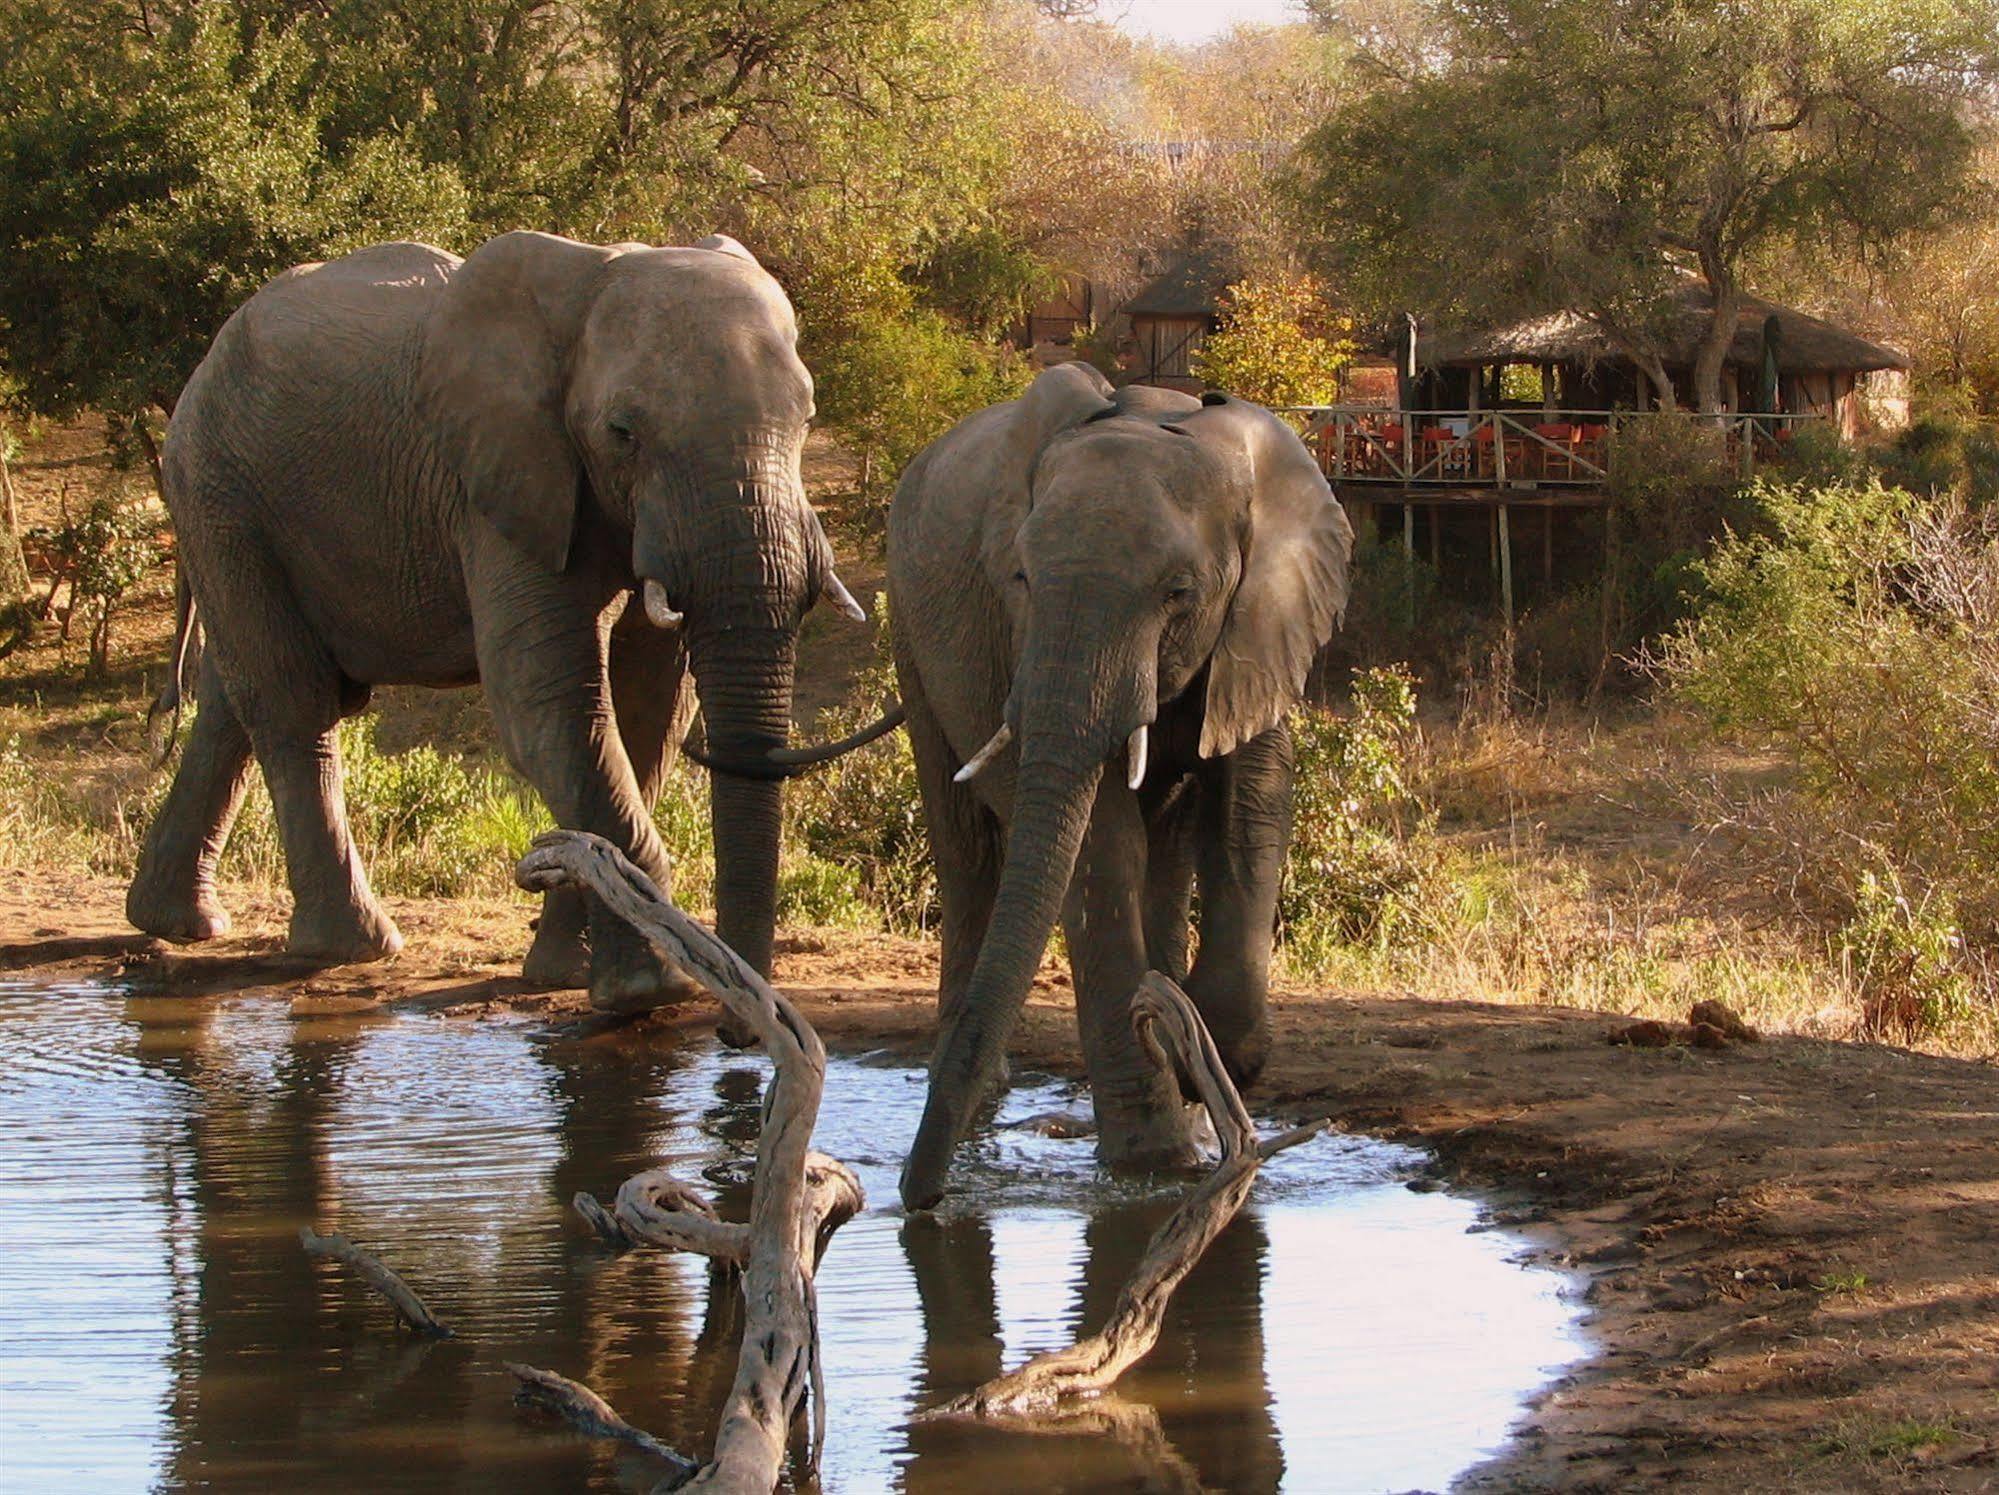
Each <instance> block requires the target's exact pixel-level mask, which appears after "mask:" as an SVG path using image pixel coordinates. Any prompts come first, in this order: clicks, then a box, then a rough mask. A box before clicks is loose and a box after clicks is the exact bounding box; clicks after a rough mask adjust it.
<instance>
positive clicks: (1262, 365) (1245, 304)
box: [1192, 275, 1355, 406]
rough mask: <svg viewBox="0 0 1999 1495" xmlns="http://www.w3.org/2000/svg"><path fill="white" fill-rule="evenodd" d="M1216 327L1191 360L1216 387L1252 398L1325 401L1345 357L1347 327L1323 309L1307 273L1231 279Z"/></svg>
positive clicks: (1321, 294) (1348, 354)
mask: <svg viewBox="0 0 1999 1495" xmlns="http://www.w3.org/2000/svg"><path fill="white" fill-rule="evenodd" d="M1221 323H1222V325H1221V328H1220V330H1218V331H1216V332H1215V333H1213V334H1212V335H1210V336H1209V338H1208V339H1207V341H1206V342H1204V343H1203V344H1202V345H1201V347H1200V349H1199V350H1198V351H1196V353H1195V354H1194V357H1193V359H1192V368H1193V371H1194V374H1195V375H1196V376H1197V377H1198V378H1201V379H1204V380H1206V381H1207V383H1209V384H1210V385H1212V386H1214V387H1215V388H1216V389H1225V390H1227V391H1228V392H1229V393H1230V394H1234V395H1240V396H1242V397H1243V398H1244V399H1246V400H1255V401H1257V402H1258V403H1259V404H1263V405H1272V406H1282V405H1330V404H1332V403H1333V402H1334V401H1335V400H1337V399H1338V398H1339V395H1340V375H1341V374H1342V373H1343V372H1344V371H1345V369H1346V367H1347V365H1348V364H1350V363H1352V362H1353V356H1354V351H1355V345H1354V343H1353V340H1352V338H1351V336H1350V334H1351V332H1352V330H1353V329H1352V327H1351V326H1350V325H1349V324H1348V323H1346V322H1345V321H1344V320H1342V319H1340V318H1337V317H1335V316H1334V315H1333V314H1332V313H1331V312H1330V311H1329V310H1328V309H1327V305H1326V298H1325V288H1324V286H1323V285H1321V284H1320V282H1319V281H1318V280H1317V279H1315V278H1314V277H1312V276H1309V275H1298V276H1289V277H1279V278H1272V279H1250V280H1241V281H1237V282H1236V283H1235V284H1234V285H1232V286H1230V287H1229V288H1228V290H1227V291H1226V292H1224V293H1223V296H1222V305H1221Z"/></svg>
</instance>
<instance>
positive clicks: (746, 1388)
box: [514, 831, 860, 1495]
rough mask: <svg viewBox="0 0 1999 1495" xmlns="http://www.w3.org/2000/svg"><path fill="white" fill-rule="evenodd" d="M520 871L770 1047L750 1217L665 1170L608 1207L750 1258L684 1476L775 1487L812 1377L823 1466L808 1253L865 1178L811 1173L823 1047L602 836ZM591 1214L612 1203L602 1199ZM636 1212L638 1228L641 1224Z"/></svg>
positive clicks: (536, 858)
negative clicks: (709, 1416) (731, 1333)
mask: <svg viewBox="0 0 1999 1495" xmlns="http://www.w3.org/2000/svg"><path fill="white" fill-rule="evenodd" d="M514 876H515V880H516V881H517V882H518V883H519V884H520V885H521V886H522V887H523V888H526V889H528V890H529V891H530V892H543V891H546V890H547V889H549V888H553V887H562V886H570V885H574V886H580V887H584V888H587V889H589V890H590V891H591V892H592V893H595V894H596V895H597V897H598V898H599V899H600V900H602V901H603V903H604V905H605V906H606V907H607V908H609V909H610V910H611V911H612V912H613V913H615V914H617V915H618V917H620V918H622V919H623V920H625V922H627V923H628V924H630V925H632V927H633V928H635V929H637V930H638V931H639V932H640V933H641V934H643V935H644V936H645V937H646V938H647V939H649V940H651V941H652V942H653V943H654V944H656V945H658V946H659V947H660V949H661V950H662V951H664V952H665V953H666V954H667V955H668V956H669V957H671V958H672V959H673V960H674V961H675V962H676V963H678V964H679V965H680V967H681V968H682V969H683V970H685V971H687V972H689V973H690V974H691V975H693V976H694V977H695V978H696V979H697V980H699V981H700V982H701V983H702V984H703V985H704V986H706V987H707V988H708V989H709V990H710V991H711V992H713V993H714V994H715V996H716V997H717V999H719V1000H720V1001H721V1003H722V1005H723V1007H724V1008H725V1009H727V1011H728V1012H729V1014H730V1015H731V1016H732V1017H734V1018H735V1020H736V1021H737V1022H738V1023H740V1024H742V1025H744V1026H746V1027H748V1028H750V1029H751V1030H752V1031H754V1032H755V1034H756V1035H757V1037H758V1038H759V1039H760V1040H762V1043H763V1046H764V1050H765V1052H766V1053H768V1054H769V1055H770V1057H771V1062H772V1064H773V1066H774V1068H775V1073H774V1074H773V1076H772V1079H771V1083H770V1086H769V1088H768V1090H767V1091H766V1092H765V1096H764V1117H763V1130H762V1133H761V1135H760V1137H759V1139H758V1142H757V1166H756V1177H755V1182H754V1184H753V1185H752V1188H751V1194H750V1219H749V1223H748V1225H747V1226H741V1225H730V1224H726V1223H724V1222H722V1221H718V1220H716V1219H715V1218H714V1211H713V1209H712V1208H711V1207H710V1206H709V1205H708V1203H707V1200H706V1199H705V1198H703V1197H702V1196H701V1195H700V1194H699V1193H698V1192H696V1191H694V1190H692V1189H689V1188H687V1187H686V1186H684V1185H681V1184H678V1183H675V1182H673V1181H672V1180H670V1179H665V1178H663V1177H662V1176H661V1175H659V1174H657V1173H647V1174H640V1175H639V1177H638V1178H636V1179H634V1180H632V1181H631V1182H630V1183H627V1184H626V1186H625V1187H624V1188H623V1189H621V1190H619V1193H618V1202H617V1204H616V1205H614V1206H613V1209H612V1211H610V1212H609V1214H610V1216H611V1217H612V1218H614V1219H615V1220H616V1222H617V1224H618V1225H619V1226H620V1228H621V1229H623V1230H625V1231H626V1232H627V1233H629V1234H631V1235H634V1236H637V1237H639V1238H640V1239H653V1238H655V1237H654V1235H653V1233H652V1232H655V1231H656V1232H657V1233H658V1237H659V1238H661V1240H662V1243H663V1244H666V1243H670V1244H672V1245H673V1246H674V1247H675V1248H676V1249H682V1250H694V1251H698V1252H701V1253H702V1254H704V1255H707V1256H710V1257H714V1258H719V1259H722V1260H726V1261H735V1262H740V1264H741V1265H742V1268H743V1283H742V1287H743V1301H744V1304H745V1318H744V1326H743V1340H742V1352H741V1355H740V1357H739V1358H738V1360H737V1365H736V1379H735V1384H734V1386H733V1387H732V1388H731V1391H730V1395H729V1401H728V1405H727V1406H726V1407H725V1409H724V1410H723V1413H722V1422H721V1426H720V1428H719V1429H718V1430H717V1432H716V1435H715V1450H714V1454H713V1456H712V1457H711V1458H710V1460H709V1462H708V1463H706V1464H704V1465H702V1466H701V1468H700V1469H699V1470H698V1471H697V1472H696V1473H695V1475H694V1477H693V1478H692V1479H691V1480H690V1481H689V1482H688V1487H689V1488H693V1489H712V1490H729V1491H740V1492H743V1495H769V1492H770V1490H771V1489H772V1488H773V1487H774V1486H775V1485H776V1484H777V1478H778V1473H779V1471H780V1469H781V1468H782V1467H783V1463H784V1456H785V1438H786V1434H787V1432H788V1431H789V1429H790V1427H791V1425H792V1422H793V1420H794V1419H795V1418H796V1417H797V1416H798V1414H799V1412H800V1410H801V1409H802V1408H803V1406H804V1403H805V1399H806V1394H807V1386H808V1384H809V1385H810V1386H811V1388H812V1398H811V1399H812V1405H813V1414H814V1418H813V1438H812V1457H813V1461H814V1462H815V1463H816V1462H817V1459H818V1454H819V1450H820V1449H821V1448H822V1447H823V1446H824V1444H825V1432H826V1398H825V1395H824V1389H823V1373H822V1369H821V1366H820V1360H819V1317H818V1303H817V1299H816V1297H815V1294H814V1289H813V1282H812V1270H813V1261H814V1259H815V1257H816V1254H817V1248H818V1246H819V1244H820V1242H821V1241H822V1239H823V1232H824V1231H827V1230H830V1229H831V1228H832V1227H831V1226H829V1225H828V1224H827V1222H828V1221H829V1220H832V1219H833V1217H834V1215H835V1214H836V1213H837V1212H838V1208H839V1207H841V1204H840V1201H841V1200H844V1199H845V1198H846V1191H847V1190H849V1189H851V1207H850V1208H848V1209H847V1213H848V1214H851V1213H852V1212H853V1210H855V1209H858V1208H859V1207H860V1186H859V1183H858V1182H857V1181H856V1180H854V1178H853V1176H852V1174H850V1173H847V1172H846V1170H845V1169H844V1168H841V1167H840V1165H838V1164H833V1163H832V1160H831V1159H827V1160H826V1162H827V1163H828V1164H831V1167H832V1169H834V1170H837V1171H838V1173H839V1174H842V1175H844V1180H843V1181H838V1182H835V1181H831V1178H830V1174H829V1181H828V1182H827V1183H825V1184H824V1185H823V1186H815V1184H814V1183H813V1182H812V1181H811V1179H810V1178H809V1177H808V1172H809V1163H810V1161H811V1157H812V1155H811V1153H810V1151H809V1148H810V1144H811V1140H812V1128H813V1125H814V1124H815V1123H816V1121H817V1120H818V1116H819V1099H820V1095H821V1092H822V1090H823V1088H824V1085H825V1079H826V1050H825V1048H824V1046H823V1045H822V1044H821V1043H820V1041H819V1035H818V1034H817V1033H815V1032H814V1031H813V1030H812V1026H811V1025H810V1024H809V1023H807V1022H806V1021H805V1019H804V1018H802V1017H801V1016H799V1014H798V1012H797V1010H796V1009H795V1008H793V1007H792V1005H791V1003H790V1002H788V1001H787V1000H786V999H785V998H784V997H782V996H780V995H779V994H778V993H777V992H776V991H774V990H773V989H772V988H771V986H770V984H769V983H768V982H766V981H765V980H764V979H763V978H762V977H761V976H759V975H758V974H757V973H756V972H755V971H754V970H752V969H751V968H750V967H749V966H748V965H747V964H746V963H744V961H743V960H742V959H741V958H740V957H739V956H738V955H737V954H736V953H735V951H733V950H731V949H730V948H729V947H728V946H727V945H725V944H723V943H722V941H721V940H719V939H717V938H716V937H715V936H714V935H712V934H710V933H709V932H708V931H707V930H706V929H704V928H702V927H701V926H700V925H699V924H697V923H695V922H694V921H693V920H692V919H690V918H688V917H687V916H686V915H685V914H683V913H682V912H681V911H680V910H679V909H677V908H675V907H674V906H673V905H672V904H671V903H669V902H668V901H667V900H666V898H665V897H664V896H662V895H661V893H660V891H659V889H658V888H656V887H654V886H653V884H652V881H651V880H650V879H649V878H647V877H646V876H645V874H644V873H642V872H640V871H639V870H638V869H637V868H636V867H634V866H633V865H632V864H631V863H630V862H629V861H627V860H626V859H625V858H624V856H622V855H621V854H620V853H619V852H618V850H617V848H615V847H614V846H612V845H611V844H610V843H609V842H608V841H605V840H603V839H601V838H600V837H597V836H592V835H587V834H585V833H583V832H579V831H556V832H554V833H552V834H550V835H546V836H543V837H541V838H540V839H538V840H537V841H536V842H535V843H534V847H533V849H532V850H530V851H529V852H528V854H527V856H526V857H524V858H523V859H522V861H521V864H520V867H519V868H518V869H517V870H516V871H515V874H514ZM822 1196H823V1202H822ZM592 1203H593V1204H594V1203H595V1201H592ZM596 1213H597V1215H604V1214H606V1212H605V1211H604V1210H603V1208H602V1206H597V1211H596ZM586 1214H588V1212H587V1211H586ZM592 1218H593V1220H594V1218H595V1217H594V1216H593V1217H592ZM841 1218H845V1216H844V1215H843V1216H841ZM640 1221H643V1222H644V1223H645V1229H644V1230H640V1229H638V1228H635V1222H640ZM598 1228H599V1229H600V1231H601V1230H602V1226H601V1225H599V1227H598Z"/></svg>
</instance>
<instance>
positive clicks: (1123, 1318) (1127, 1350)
mask: <svg viewBox="0 0 1999 1495" xmlns="http://www.w3.org/2000/svg"><path fill="white" fill-rule="evenodd" d="M1131 1021H1132V1026H1133V1027H1134V1028H1135V1029H1136V1030H1137V1032H1138V1037H1139V1041H1140V1042H1141V1043H1143V1044H1144V1045H1145V1049H1146V1052H1147V1053H1148V1054H1149V1055H1150V1056H1151V1058H1152V1062H1153V1063H1154V1064H1156V1065H1158V1066H1160V1067H1161V1068H1162V1069H1164V1068H1166V1067H1167V1066H1168V1065H1170V1064H1174V1063H1177V1064H1178V1065H1179V1068H1180V1071H1181V1072H1182V1073H1183V1074H1184V1075H1186V1076H1187V1078H1188V1079H1190V1080H1191V1081H1192V1082H1193V1084H1194V1087H1195V1089H1196V1091H1197V1092H1198V1093H1199V1095H1200V1098H1201V1103H1202V1104H1203V1105H1204V1106H1206V1107H1207V1111H1208V1116H1209V1118H1210V1119H1211V1120H1212V1121H1213V1122H1214V1127H1215V1136H1216V1137H1217V1139H1219V1141H1220V1143H1221V1149H1222V1157H1221V1162H1220V1163H1219V1164H1218V1165H1217V1166H1216V1168H1215V1171H1214V1172H1212V1173H1210V1174H1209V1175H1208V1176H1207V1177H1206V1178H1205V1179H1203V1180H1202V1181H1201V1183H1200V1185H1199V1186H1198V1187H1197V1188H1196V1189H1195V1190H1194V1192H1193V1193H1191V1194H1189V1195H1188V1196H1187V1198H1186V1199H1185V1200H1184V1201H1182V1203H1181V1205H1180V1207H1179V1208H1178V1209H1176V1210H1174V1212H1173V1213H1172V1215H1171V1216H1169V1217H1168V1219H1167V1220H1166V1223H1165V1224H1163V1225H1161V1226H1160V1227H1159V1229H1158V1230H1157V1231H1155V1232H1154V1233H1153V1237H1152V1240H1151V1241H1150V1242H1149V1243H1148V1244H1147V1246H1146V1248H1145V1255H1144V1257H1143V1258H1142V1259H1141V1260H1140V1261H1139V1264H1138V1266H1137V1268H1136V1269H1135V1270H1134V1271H1133V1272H1132V1274H1131V1277H1130V1278H1129V1279H1128V1280H1127V1281H1126V1283H1125V1285H1124V1286H1123V1288H1121V1289H1120V1290H1119V1292H1118V1296H1117V1302H1116V1303H1115V1304H1114V1305H1113V1306H1112V1308H1111V1314H1110V1319H1109V1321H1108V1322H1107V1323H1106V1324H1105V1325H1104V1327H1103V1328H1102V1329H1101V1330H1099V1331H1098V1332H1097V1333H1095V1334H1093V1335H1091V1336H1090V1337H1089V1338H1087V1339H1083V1340H1079V1341H1077V1342H1076V1343H1075V1344H1073V1345H1071V1346H1070V1347H1069V1348H1068V1349H1065V1350H1052V1351H1049V1352H1048V1353H1046V1354H1041V1355H1036V1356H1035V1357H1034V1358H1033V1359H1032V1360H1029V1361H1028V1362H1027V1363H1026V1364H1025V1365H1023V1366H1021V1367H1020V1368H1019V1369H1018V1370H1014V1371H1009V1372H1008V1373H1007V1374H1006V1375H1003V1376H999V1377H997V1378H995V1379H993V1380H991V1381H988V1382H986V1384H985V1385H983V1386H980V1387H978V1388H977V1389H976V1390H974V1391H971V1392H968V1393H967V1394H966V1395H964V1396H961V1397H955V1398H953V1399H952V1400H951V1401H948V1402H946V1403H944V1405H942V1406H941V1407H938V1408H936V1409H934V1410H933V1411H931V1412H929V1413H926V1414H924V1415H925V1416H929V1417H988V1418H990V1417H1008V1416H1012V1417H1019V1416H1030V1415H1035V1414H1042V1413H1047V1412H1049V1411H1052V1410H1054V1409H1056V1408H1058V1407H1059V1406H1060V1405H1061V1403H1062V1402H1063V1400H1064V1399H1065V1398H1068V1397H1075V1396H1087V1395H1091V1394H1094V1393H1097V1392H1101V1391H1103V1390H1104V1389H1105V1388H1106V1387H1108V1386H1110V1385H1111V1384H1112V1383H1113V1382H1114V1381H1116V1380H1117V1378H1118V1377H1119V1376H1120V1375H1122V1374H1123V1373H1124V1372H1125V1371H1126V1370H1128V1369H1129V1368H1130V1367H1131V1366H1132V1365H1134V1364H1135V1363H1137V1362H1138V1361H1139V1360H1140V1359H1142V1358H1144V1356H1145V1354H1146V1352H1147V1351H1149V1350H1150V1349H1151V1348H1152V1347H1153V1345H1154V1344H1156V1343H1157V1342H1158V1340H1159V1328H1160V1325H1161V1323H1162V1322H1163V1321H1164V1319H1165V1316H1166V1305H1167V1303H1168V1301H1169V1300H1170V1299H1171V1298H1172V1296H1173V1290H1174V1289H1175V1288H1176V1287H1178V1286H1179V1285H1180V1282H1181V1279H1183V1278H1184V1277H1185V1276H1186V1275H1187V1273H1188V1272H1189V1271H1190V1270H1192V1268H1193V1266H1194V1263H1195V1262H1197V1261H1199V1260H1200V1259H1201V1253H1202V1252H1204V1251H1206V1250H1207V1249H1208V1243H1209V1242H1211V1241H1212V1240H1214V1238H1215V1237H1216V1236H1217V1235H1219V1234H1220V1233H1221V1231H1222V1228H1223V1227H1224V1226H1226V1225H1227V1224H1228V1223H1229V1221H1230V1220H1232V1219H1234V1218H1235V1215H1236V1211H1237V1210H1239V1209H1241V1208H1242V1203H1243V1200H1245V1199H1246V1198H1248V1197H1249V1190H1250V1185H1251V1184H1253V1183H1255V1182H1256V1172H1257V1168H1258V1167H1259V1166H1260V1165H1261V1163H1262V1162H1263V1160H1264V1158H1266V1157H1269V1156H1272V1155H1274V1154H1275V1153H1277V1152H1281V1151H1282V1150H1283V1149H1284V1148H1286V1147H1293V1146H1296V1145H1297V1144H1298V1143H1300V1142H1303V1141H1306V1140H1307V1139H1309V1138H1311V1137H1315V1136H1317V1135H1318V1134H1319V1133H1320V1132H1322V1131H1324V1130H1325V1127H1326V1123H1324V1122H1320V1123H1318V1124H1316V1125H1313V1126H1307V1127H1299V1128H1297V1129H1296V1130H1295V1131H1291V1132H1286V1133H1284V1134H1283V1135H1282V1136H1279V1137H1274V1138H1272V1139H1270V1141H1269V1142H1267V1143H1259V1142H1258V1141H1257V1136H1256V1128H1255V1126H1254V1125H1253V1124H1252V1123H1251V1121H1250V1119H1249V1112H1248V1111H1247V1110H1246V1109H1244V1107H1243V1103H1242V1097H1241V1095H1239V1094H1238V1093H1237V1092H1236V1088H1235V1085H1234V1083H1233V1082H1232V1081H1231V1080H1230V1079H1229V1077H1228V1072H1227V1071H1226V1070H1225V1069H1224V1068H1223V1067H1222V1061H1221V1056H1220V1055H1219V1054H1218V1053H1216V1052H1215V1044H1214V1040H1213V1039H1212V1038H1211V1037H1209V1035H1208V1029H1207V1026H1206V1024H1204V1023H1203V1022H1202V1021H1201V1017H1200V1014H1199V1013H1198V1012H1196V1011H1195V1010H1194V1004H1193V1003H1192V1002H1191V1001H1189V1000H1188V998H1187V994H1186V993H1185V992H1184V991H1182V990H1181V989H1180V988H1179V986H1178V985H1176V984H1175V983H1174V982H1172V981H1171V980H1169V979H1167V978H1166V977H1165V976H1162V975H1160V974H1159V972H1157V971H1149V972H1147V973H1146V976H1145V979H1144V980H1143V981H1141V982H1140V983H1139V986H1138V990H1137V991H1136V992H1135V993H1133V995H1132V1002H1131ZM1169 1050H1170V1054H1169V1052H1168V1051H1169Z"/></svg>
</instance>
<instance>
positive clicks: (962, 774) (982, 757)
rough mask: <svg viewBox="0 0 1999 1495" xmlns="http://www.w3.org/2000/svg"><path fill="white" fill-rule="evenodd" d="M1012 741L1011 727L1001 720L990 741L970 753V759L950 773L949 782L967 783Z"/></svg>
mask: <svg viewBox="0 0 1999 1495" xmlns="http://www.w3.org/2000/svg"><path fill="white" fill-rule="evenodd" d="M1012 741H1013V728H1012V727H1010V726H1008V725H1007V724H1006V723H1005V722H1001V723H1000V729H999V730H998V731H997V732H995V733H993V736H992V741H990V742H988V743H987V744H986V745H985V746H984V747H982V748H980V749H979V750H978V751H977V752H976V753H974V754H972V759H971V761H970V762H969V763H967V764H966V765H965V766H964V767H963V768H961V769H959V770H958V771H957V772H956V773H954V774H953V775H951V782H952V783H954V784H969V783H970V782H971V781H972V780H973V778H975V777H976V776H977V775H978V772H979V770H980V769H982V768H984V767H985V766H986V765H987V764H988V763H990V762H992V761H993V759H995V758H997V757H998V756H999V755H1000V750H1001V749H1002V748H1004V747H1005V746H1006V745H1007V744H1008V743H1009V742H1012Z"/></svg>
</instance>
